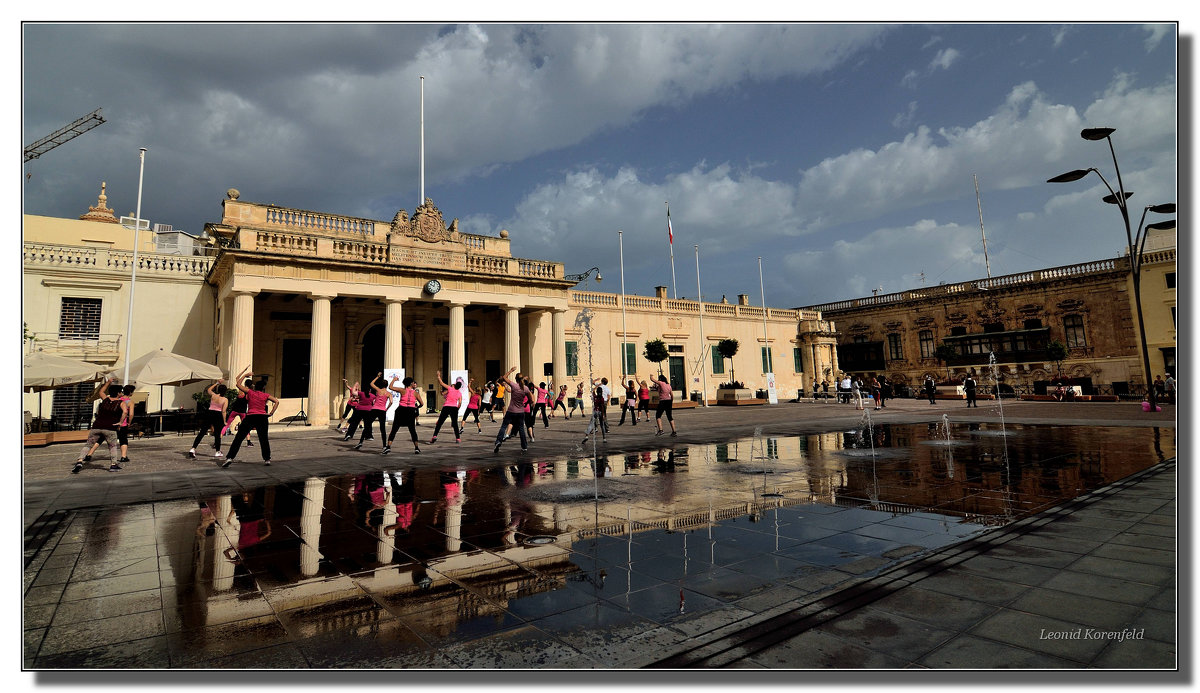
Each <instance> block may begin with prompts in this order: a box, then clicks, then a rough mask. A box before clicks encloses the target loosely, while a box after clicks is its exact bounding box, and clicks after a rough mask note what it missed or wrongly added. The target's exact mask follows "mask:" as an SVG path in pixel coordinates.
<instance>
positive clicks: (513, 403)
mask: <svg viewBox="0 0 1200 693" xmlns="http://www.w3.org/2000/svg"><path fill="white" fill-rule="evenodd" d="M515 370H517V369H516V367H513V368H509V369H508V370H507V371H505V373H504V375H503V376H502V377H501V380H502V382H503V383H504V384H505V386H506V387H507V388H508V391H509V398H508V409H507V410H505V412H504V420H503V421H501V422H500V430H499V431H497V432H496V447H495V449H494V450H492V452H493V453H499V452H500V445H501V444H503V443H504V441H505V440H506V439H507V437H508V436H506V435H504V431H505V430H507V428H508V427H509V426H512V427H513V429H515V430H516V432H517V433H519V434H521V449H522V450H528V449H529V443H528V441H527V440H526V437H525V399H526V396H527V395H528V392H527V391H526V390H525V387H524V383H523V380H522V378H521V374H520V373H518V374H517V377H516V379H515V380H509V379H508V376H510V375H512V373H513V371H515Z"/></svg>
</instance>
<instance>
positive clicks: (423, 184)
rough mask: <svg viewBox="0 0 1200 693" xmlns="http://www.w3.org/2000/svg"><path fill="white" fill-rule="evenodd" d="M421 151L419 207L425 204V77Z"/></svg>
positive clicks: (423, 84) (422, 97) (422, 103)
mask: <svg viewBox="0 0 1200 693" xmlns="http://www.w3.org/2000/svg"><path fill="white" fill-rule="evenodd" d="M419 149H420V151H419V152H418V156H419V158H420V169H421V174H420V176H421V178H420V181H421V185H420V188H421V190H420V192H419V193H418V194H419V195H420V199H418V200H417V205H418V206H420V205H423V204H425V77H424V76H422V77H421V144H420V147H419Z"/></svg>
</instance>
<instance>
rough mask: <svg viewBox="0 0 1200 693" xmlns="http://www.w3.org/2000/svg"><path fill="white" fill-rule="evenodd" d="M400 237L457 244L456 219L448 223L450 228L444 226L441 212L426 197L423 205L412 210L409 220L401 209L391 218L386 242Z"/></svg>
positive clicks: (406, 213)
mask: <svg viewBox="0 0 1200 693" xmlns="http://www.w3.org/2000/svg"><path fill="white" fill-rule="evenodd" d="M402 237H407V238H415V239H417V240H420V241H425V242H426V243H448V242H459V238H458V219H455V220H454V221H452V222H450V226H446V223H445V220H444V219H443V218H442V210H440V209H438V208H437V207H436V206H435V205H434V204H433V200H432V199H430V198H428V197H427V198H425V203H424V204H421V205H418V206H417V208H416V209H415V210H413V215H412V218H411V219H410V218H409V216H408V212H406V211H405V210H403V209H402V210H400V211H398V212H396V216H394V217H392V225H391V230H390V231H389V233H388V240H389V241H392V240H393V239H398V238H402Z"/></svg>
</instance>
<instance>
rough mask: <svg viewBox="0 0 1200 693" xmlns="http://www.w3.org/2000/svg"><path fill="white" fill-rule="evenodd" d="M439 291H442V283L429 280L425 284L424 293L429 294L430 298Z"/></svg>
mask: <svg viewBox="0 0 1200 693" xmlns="http://www.w3.org/2000/svg"><path fill="white" fill-rule="evenodd" d="M441 290H442V283H441V282H439V281H438V280H436V279H430V280H429V281H427V282H425V293H427V294H429V295H430V296H433V295H434V294H436V293H437V292H439V291H441Z"/></svg>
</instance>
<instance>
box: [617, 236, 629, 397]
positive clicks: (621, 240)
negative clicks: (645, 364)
mask: <svg viewBox="0 0 1200 693" xmlns="http://www.w3.org/2000/svg"><path fill="white" fill-rule="evenodd" d="M623 233H624V232H622V231H621V230H620V229H617V246H618V248H619V249H620V255H621V387H624V386H625V369H626V367H627V365H626V363H625V361H626V358H625V354H626V351H627V349H626V347H625V338H626V334H627V332H626V329H625V237H624V235H623Z"/></svg>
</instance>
